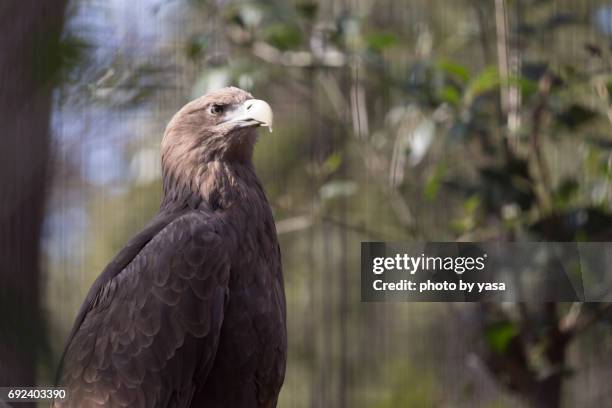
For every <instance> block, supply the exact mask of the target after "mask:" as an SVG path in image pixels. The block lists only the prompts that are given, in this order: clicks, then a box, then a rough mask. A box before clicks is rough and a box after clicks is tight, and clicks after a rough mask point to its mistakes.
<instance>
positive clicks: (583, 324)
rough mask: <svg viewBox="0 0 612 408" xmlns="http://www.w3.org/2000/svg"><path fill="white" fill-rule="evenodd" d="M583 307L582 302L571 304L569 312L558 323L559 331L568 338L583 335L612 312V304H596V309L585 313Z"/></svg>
mask: <svg viewBox="0 0 612 408" xmlns="http://www.w3.org/2000/svg"><path fill="white" fill-rule="evenodd" d="M584 305H585V304H584V303H582V302H576V303H573V304H572V307H571V308H570V311H569V312H568V313H567V315H565V316H564V318H563V319H561V322H560V323H559V330H560V331H561V332H563V333H565V334H566V335H567V336H568V337H569V338H574V337H576V336H578V335H579V334H581V333H583V332H584V331H585V330H587V329H588V328H589V327H591V326H592V325H593V324H595V323H597V322H598V321H600V320H602V319H603V318H604V317H605V316H606V314H608V312H610V311H612V303H603V304H597V308H596V309H595V310H591V311H586V310H585V307H584Z"/></svg>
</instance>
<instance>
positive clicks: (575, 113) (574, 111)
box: [557, 104, 598, 130]
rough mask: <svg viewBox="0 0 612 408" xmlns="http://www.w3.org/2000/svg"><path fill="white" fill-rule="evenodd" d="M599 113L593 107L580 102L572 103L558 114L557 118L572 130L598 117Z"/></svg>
mask: <svg viewBox="0 0 612 408" xmlns="http://www.w3.org/2000/svg"><path fill="white" fill-rule="evenodd" d="M597 115H598V113H597V112H595V111H594V110H592V109H589V108H586V107H584V106H582V105H579V104H572V105H570V107H569V108H567V109H565V110H564V111H563V112H561V113H559V114H557V120H558V121H559V122H560V123H562V124H563V125H565V126H567V127H568V128H569V129H570V130H576V129H577V128H578V127H580V126H582V125H584V124H585V123H587V122H590V121H591V120H593V119H594V118H596V117H597Z"/></svg>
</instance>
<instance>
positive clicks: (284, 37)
mask: <svg viewBox="0 0 612 408" xmlns="http://www.w3.org/2000/svg"><path fill="white" fill-rule="evenodd" d="M264 37H265V39H266V41H267V42H268V43H269V44H270V45H272V46H274V47H276V48H278V49H279V50H282V51H287V50H291V49H295V48H297V47H298V46H299V45H300V44H301V43H302V32H301V31H300V30H299V29H298V28H297V27H295V26H292V25H288V24H281V23H279V24H273V25H271V26H269V27H268V28H267V29H266V30H265V34H264Z"/></svg>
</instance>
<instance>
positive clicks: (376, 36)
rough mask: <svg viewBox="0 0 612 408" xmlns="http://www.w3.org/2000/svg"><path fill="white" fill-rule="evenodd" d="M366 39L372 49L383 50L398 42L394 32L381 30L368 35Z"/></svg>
mask: <svg viewBox="0 0 612 408" xmlns="http://www.w3.org/2000/svg"><path fill="white" fill-rule="evenodd" d="M366 41H367V44H368V47H369V48H370V49H371V50H373V51H376V52H382V51H384V50H385V49H387V48H390V47H392V46H394V45H395V44H396V43H397V38H396V37H395V35H394V34H392V33H387V32H379V33H373V34H370V35H368V37H367V40H366Z"/></svg>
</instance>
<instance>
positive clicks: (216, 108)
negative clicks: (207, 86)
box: [210, 103, 225, 115]
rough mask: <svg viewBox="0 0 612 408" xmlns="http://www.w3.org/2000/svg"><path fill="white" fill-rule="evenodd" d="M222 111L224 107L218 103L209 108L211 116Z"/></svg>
mask: <svg viewBox="0 0 612 408" xmlns="http://www.w3.org/2000/svg"><path fill="white" fill-rule="evenodd" d="M224 109H225V106H223V105H220V104H218V103H214V104H212V105H211V106H210V113H212V114H213V115H218V114H220V113H223V110H224Z"/></svg>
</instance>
